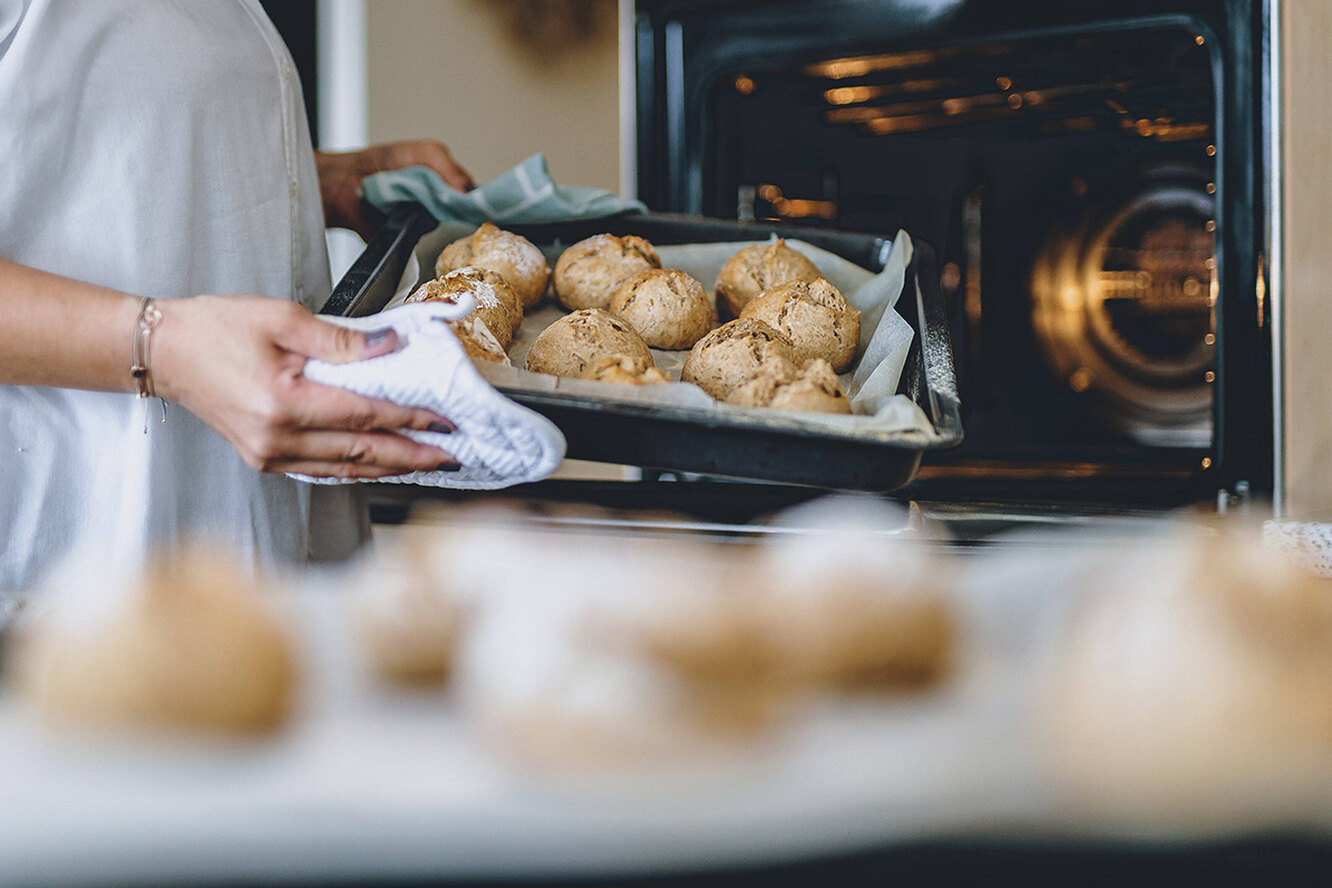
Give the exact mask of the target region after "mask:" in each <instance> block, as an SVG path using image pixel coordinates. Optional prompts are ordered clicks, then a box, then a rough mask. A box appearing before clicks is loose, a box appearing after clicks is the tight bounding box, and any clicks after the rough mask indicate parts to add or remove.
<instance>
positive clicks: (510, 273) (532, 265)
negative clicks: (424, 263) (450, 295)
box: [435, 222, 550, 308]
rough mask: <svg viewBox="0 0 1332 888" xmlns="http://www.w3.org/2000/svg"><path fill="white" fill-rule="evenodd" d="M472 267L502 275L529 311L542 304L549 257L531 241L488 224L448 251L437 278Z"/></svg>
mask: <svg viewBox="0 0 1332 888" xmlns="http://www.w3.org/2000/svg"><path fill="white" fill-rule="evenodd" d="M469 265H475V266H478V267H480V268H485V269H487V270H489V271H493V272H496V273H497V274H499V275H500V277H502V278H504V280H505V281H506V282H507V283H508V284H509V286H510V287H512V288H513V290H514V292H515V293H517V294H518V298H519V300H520V302H521V303H522V306H524V307H527V308H530V307H531V306H533V305H536V304H537V303H538V302H540V301H541V297H542V296H544V295H545V293H546V285H547V283H548V282H549V280H550V266H548V265H547V264H546V257H545V256H543V255H542V254H541V251H540V250H539V249H537V248H536V246H535V245H534V244H533V243H532V242H531V241H529V240H528V239H527V238H525V237H523V236H522V235H518V234H514V233H513V232H511V231H505V230H504V229H502V228H498V227H496V226H495V225H492V224H491V223H489V222H483V223H481V227H480V228H478V229H477V230H476V231H474V232H472V233H471V234H469V235H468V236H467V237H464V238H461V239H460V240H456V241H454V242H453V243H451V244H449V245H448V246H447V247H445V248H444V252H442V253H440V254H439V259H437V260H436V261H435V274H436V275H437V276H439V277H442V276H444V275H445V274H447V273H448V272H450V271H456V270H457V269H459V268H466V267H467V266H469Z"/></svg>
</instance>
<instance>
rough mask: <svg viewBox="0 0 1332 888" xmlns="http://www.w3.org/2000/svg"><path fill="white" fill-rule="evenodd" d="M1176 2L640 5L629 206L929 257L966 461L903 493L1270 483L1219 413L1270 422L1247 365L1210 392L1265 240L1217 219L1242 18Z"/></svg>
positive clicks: (1169, 496) (954, 458)
mask: <svg viewBox="0 0 1332 888" xmlns="http://www.w3.org/2000/svg"><path fill="white" fill-rule="evenodd" d="M1169 5H1171V4H1146V5H1144V4H1135V3H1132V2H1121V3H1118V4H1102V3H1087V4H1085V5H1084V4H1074V5H1072V6H1075V7H1077V8H1076V9H1072V10H1071V11H1064V12H1051V11H1050V10H1049V7H1048V5H1046V4H1023V3H1013V4H1003V7H1004V8H1003V10H999V9H998V7H997V5H996V4H988V3H986V4H981V3H977V2H970V3H965V2H953V3H947V2H931V3H920V2H901V0H898V2H861V3H856V4H850V3H838V2H825V3H818V2H816V3H804V4H792V3H766V4H753V3H732V4H725V3H723V4H714V5H711V6H708V7H706V8H705V7H703V6H702V5H700V4H690V3H687V2H676V3H671V2H644V0H640V3H639V16H638V23H637V27H638V55H639V94H638V102H639V115H640V121H639V124H640V129H639V179H640V192H641V194H642V196H643V197H644V199H645V200H646V201H647V202H648V203H649V205H650V206H652V207H653V208H654V209H669V210H676V211H683V212H694V213H703V214H705V215H710V216H720V217H725V218H739V219H759V220H765V219H766V220H781V221H790V222H799V223H801V224H805V225H825V226H829V227H835V228H841V229H847V230H856V231H875V232H892V231H895V230H896V229H898V228H904V229H906V230H907V231H908V232H910V233H911V234H912V235H913V236H914V237H917V238H919V239H923V240H926V241H928V242H929V243H931V244H933V245H934V247H935V248H936V251H937V253H938V255H939V262H940V283H941V288H942V290H943V293H944V297H945V299H946V302H947V305H948V307H949V312H950V322H951V333H952V337H953V347H954V352H955V355H956V359H957V365H958V373H959V384H960V387H961V396H962V403H963V410H964V414H963V419H964V423H965V425H966V433H967V441H966V443H965V444H964V445H963V446H962V447H961V448H959V449H958V450H957V451H954V452H952V453H949V454H935V455H931V456H930V457H929V459H928V460H927V465H926V466H925V468H924V469H923V470H922V478H921V480H920V481H919V482H917V485H916V490H917V492H918V493H919V492H920V491H921V490H926V491H928V492H929V494H931V495H944V496H947V495H948V494H949V491H962V492H964V493H966V494H969V495H974V494H975V492H976V491H978V490H983V489H989V490H993V491H1002V495H1003V496H1004V497H1009V498H1011V497H1022V496H1027V495H1029V496H1035V497H1050V496H1054V497H1056V498H1063V497H1066V496H1069V495H1070V494H1071V493H1072V492H1074V491H1076V493H1074V494H1073V495H1079V496H1083V497H1085V498H1087V499H1105V498H1108V499H1116V498H1124V499H1130V500H1133V501H1139V502H1147V501H1159V502H1161V503H1163V504H1174V503H1177V502H1186V501H1191V500H1196V499H1198V498H1199V497H1202V496H1207V495H1209V494H1215V492H1216V490H1217V488H1218V487H1222V486H1225V485H1226V484H1227V483H1228V482H1229V479H1230V478H1232V477H1240V476H1243V477H1244V478H1245V480H1246V481H1248V482H1249V483H1250V484H1252V485H1254V486H1257V487H1261V486H1262V485H1263V483H1264V481H1263V479H1264V472H1265V471H1266V472H1267V473H1268V474H1270V468H1265V467H1264V466H1263V465H1262V459H1261V457H1255V456H1254V454H1260V453H1261V444H1259V446H1258V447H1253V448H1251V449H1250V450H1249V451H1248V452H1244V453H1242V452H1240V448H1236V447H1234V446H1228V444H1229V443H1231V442H1229V441H1228V440H1227V437H1226V434H1225V418H1226V415H1227V408H1228V405H1227V401H1229V402H1231V403H1232V404H1233V403H1235V402H1236V401H1237V400H1243V399H1247V402H1246V403H1244V404H1242V409H1243V410H1244V411H1245V413H1246V415H1255V416H1257V417H1258V419H1259V422H1261V421H1262V420H1261V415H1262V413H1263V412H1264V410H1265V411H1266V413H1267V415H1268V416H1270V400H1269V402H1268V403H1266V404H1264V401H1263V393H1262V390H1261V386H1262V380H1261V379H1252V378H1249V377H1251V376H1252V375H1253V371H1252V369H1249V370H1246V371H1245V377H1246V378H1244V379H1242V380H1241V379H1239V378H1238V377H1234V376H1233V375H1232V376H1233V378H1232V380H1231V382H1232V384H1231V385H1230V386H1228V387H1227V386H1226V379H1225V375H1226V373H1225V370H1226V368H1227V367H1229V366H1233V365H1234V364H1235V363H1237V362H1239V361H1241V360H1242V361H1245V362H1246V363H1248V365H1249V367H1250V368H1252V357H1254V355H1252V354H1246V353H1247V352H1249V350H1250V349H1251V348H1252V346H1253V336H1252V333H1253V331H1252V330H1246V329H1241V321H1243V322H1244V326H1245V327H1252V326H1253V321H1252V320H1251V318H1253V317H1254V315H1253V314H1251V313H1250V314H1248V315H1247V316H1246V314H1245V313H1247V312H1251V306H1250V305H1248V304H1247V301H1248V298H1249V296H1250V293H1249V292H1241V291H1240V288H1239V287H1238V286H1235V285H1233V284H1231V282H1233V281H1236V280H1242V279H1243V278H1244V276H1246V275H1247V274H1249V273H1250V272H1249V270H1248V269H1245V268H1244V267H1243V266H1247V265H1250V264H1252V263H1254V262H1256V261H1260V260H1259V259H1258V255H1257V254H1259V250H1258V249H1255V248H1254V246H1253V244H1252V243H1251V242H1250V241H1249V240H1247V238H1251V237H1252V236H1253V235H1254V229H1255V228H1256V227H1257V226H1255V225H1254V224H1252V223H1249V222H1248V221H1247V220H1246V219H1241V218H1238V214H1236V213H1234V212H1230V213H1228V212H1227V204H1226V203H1225V202H1224V201H1223V198H1225V196H1226V195H1225V194H1224V193H1223V189H1225V188H1226V187H1231V188H1232V189H1234V190H1235V191H1236V192H1238V191H1239V190H1241V189H1242V187H1243V186H1244V185H1245V184H1249V185H1250V186H1251V184H1252V183H1251V182H1249V183H1246V182H1244V181H1242V179H1244V178H1245V177H1244V176H1242V175H1241V176H1236V175H1235V174H1233V173H1232V174H1231V175H1229V176H1227V170H1228V169H1230V170H1234V169H1238V170H1240V171H1241V172H1243V171H1245V170H1248V171H1249V172H1250V175H1249V176H1248V177H1247V178H1249V179H1251V178H1252V176H1251V171H1252V168H1253V162H1252V159H1251V158H1250V157H1240V156H1238V155H1241V154H1245V153H1246V152H1247V151H1249V150H1251V146H1250V145H1248V144H1247V143H1244V142H1243V141H1242V140H1241V139H1240V138H1238V136H1237V133H1236V132H1235V130H1236V128H1237V127H1239V128H1243V126H1244V124H1245V120H1244V119H1243V118H1244V114H1243V113H1240V112H1242V111H1244V110H1245V108H1247V106H1248V103H1247V101H1244V102H1241V101H1238V100H1237V97H1236V95H1235V83H1234V82H1233V80H1232V78H1239V77H1241V76H1242V75H1241V74H1240V73H1239V72H1236V71H1233V70H1232V71H1229V72H1228V71H1227V66H1230V67H1231V68H1234V67H1235V64H1236V59H1235V57H1234V52H1233V46H1232V44H1233V43H1234V42H1235V41H1237V40H1240V39H1245V38H1246V35H1247V29H1248V28H1249V25H1250V23H1251V15H1252V12H1253V11H1252V10H1251V9H1249V8H1248V5H1246V4H1239V3H1228V4H1223V3H1212V4H1206V3H1191V4H1190V3H1182V4H1174V5H1176V6H1181V7H1189V8H1188V9H1180V10H1175V11H1174V12H1170V11H1168V10H1165V9H1164V8H1165V7H1167V6H1169ZM1138 6H1144V9H1143V10H1141V11H1139V12H1140V14H1136V15H1133V14H1130V13H1133V12H1135V7H1138ZM1036 7H1040V9H1039V10H1038V9H1036ZM1241 7H1243V8H1241ZM1024 9H1025V10H1026V12H1025V14H1024V12H1023V10H1024ZM1148 9H1150V10H1151V12H1148ZM1042 11H1043V12H1042ZM645 80H646V83H645V82H644V81H645ZM1236 106H1242V107H1236ZM684 109H693V112H692V113H686V112H685V111H684ZM1227 126H1228V127H1230V129H1231V132H1230V133H1229V135H1228V138H1227V141H1225V142H1223V141H1222V138H1221V137H1222V136H1223V135H1224V133H1223V129H1224V128H1225V127H1227ZM645 141H646V144H645ZM1227 151H1229V152H1230V153H1231V155H1232V157H1230V158H1226V157H1224V156H1223V155H1224V153H1225V152H1227ZM1226 159H1229V160H1231V164H1230V165H1229V166H1228V167H1227V166H1226V165H1224V164H1223V163H1222V161H1223V160H1226ZM1238 199H1239V195H1238V193H1236V194H1234V195H1232V201H1231V203H1232V204H1234V203H1235V202H1236V201H1237V200H1238ZM1245 212H1246V213H1247V214H1249V217H1250V218H1252V215H1253V214H1254V213H1256V212H1259V207H1257V206H1256V202H1255V201H1254V200H1252V199H1250V200H1249V201H1248V203H1247V205H1246V206H1245ZM1227 225H1229V226H1230V229H1229V231H1228V230H1227V228H1226V226H1227ZM1227 263H1228V264H1229V266H1230V267H1229V268H1227V267H1226V265H1227ZM1249 280H1250V281H1252V280H1253V278H1252V277H1250V278H1249ZM1251 288H1252V285H1250V288H1247V289H1248V290H1251ZM1262 311H1263V306H1262V305H1261V304H1259V305H1258V306H1257V314H1256V317H1257V323H1258V326H1261V325H1262V323H1263V316H1262ZM1227 313H1228V314H1229V315H1230V317H1229V318H1227V317H1226V316H1225V315H1226V314H1227ZM1227 352H1229V354H1227ZM1258 375H1259V376H1261V373H1259V374H1258ZM1255 383H1256V384H1255ZM1268 398H1269V399H1270V395H1269V396H1268ZM1233 409H1240V408H1232V410H1233ZM1254 425H1257V424H1256V423H1255V424H1254ZM1252 431H1253V426H1250V432H1252ZM1258 434H1259V436H1261V431H1260V432H1259V433H1258ZM1249 443H1250V444H1252V443H1253V442H1249ZM1269 450H1270V445H1269ZM1223 460H1227V464H1226V465H1225V466H1224V467H1223V466H1222V465H1221V463H1222V461H1223ZM1269 461H1270V457H1269ZM1223 469H1224V471H1223Z"/></svg>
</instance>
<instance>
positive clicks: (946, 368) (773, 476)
mask: <svg viewBox="0 0 1332 888" xmlns="http://www.w3.org/2000/svg"><path fill="white" fill-rule="evenodd" d="M504 227H505V228H506V229H508V230H510V231H514V232H516V233H518V234H521V235H523V236H524V237H526V238H528V239H529V240H531V241H532V242H533V243H535V244H537V245H538V246H545V245H549V244H552V243H555V242H556V241H560V242H562V243H565V244H572V243H575V242H577V241H579V240H582V239H583V238H585V237H590V236H591V235H594V234H600V233H602V232H609V233H611V234H618V235H625V234H636V235H639V236H640V237H644V238H647V240H649V241H651V242H652V243H654V244H658V245H667V244H690V243H707V242H713V241H749V240H766V239H768V238H769V237H771V236H774V235H775V236H778V237H785V238H792V239H800V240H804V241H807V242H809V243H811V244H814V245H815V246H818V247H821V248H823V249H825V250H828V251H829V252H832V253H836V254H838V255H839V256H841V257H843V258H844V259H847V260H850V261H851V262H854V263H856V264H857V265H861V266H863V267H864V268H867V269H869V270H870V271H874V272H877V271H880V270H882V268H883V266H884V262H885V261H886V260H887V257H888V252H889V249H890V247H891V246H892V239H891V238H890V237H883V236H880V235H873V234H856V233H852V232H844V231H828V230H825V229H819V228H803V227H799V226H794V225H779V224H767V223H753V222H731V221H726V220H721V219H706V218H700V217H696V216H678V215H671V214H662V213H633V214H626V215H621V216H611V217H608V218H601V219H592V220H580V221H576V222H561V223H555V224H547V225H511V224H506V225H505V226H504ZM434 228H435V221H434V219H433V218H432V217H431V216H430V214H429V213H428V212H427V211H426V210H425V209H424V208H423V207H421V206H420V205H419V204H415V203H405V204H399V205H397V206H396V207H395V208H394V209H393V211H392V212H390V213H389V215H388V217H387V219H386V220H385V223H384V226H383V228H382V229H381V230H380V232H379V233H378V234H377V235H376V236H375V238H374V239H373V240H372V241H371V242H370V244H369V245H368V246H367V247H366V249H365V252H364V253H362V254H361V256H360V258H358V259H357V260H356V262H355V264H353V265H352V267H351V268H350V269H349V270H348V272H347V274H346V275H345V276H344V277H343V278H342V280H341V281H340V282H339V283H338V285H337V286H336V287H334V289H333V293H332V294H331V295H330V296H329V298H328V301H327V302H326V303H325V304H324V307H323V308H322V309H321V313H323V314H333V315H344V316H348V317H361V316H364V315H369V314H374V313H375V312H377V311H379V310H380V309H382V308H383V307H384V306H385V305H386V304H387V303H388V301H389V300H390V299H391V298H392V297H393V293H394V290H395V289H396V288H397V285H398V282H399V279H400V277H401V276H402V272H403V269H404V268H405V267H406V265H407V261H408V258H409V257H410V255H411V252H412V250H413V249H414V248H415V246H416V243H417V241H418V240H420V239H421V237H422V236H423V235H424V234H425V233H426V232H428V231H431V230H432V229H434ZM709 283H711V282H710V281H705V282H704V284H705V286H706V285H707V284H709ZM904 288H905V290H904V292H903V294H902V297H901V298H900V299H899V300H898V303H897V311H898V313H899V314H900V315H902V317H903V318H905V319H906V321H907V323H909V324H910V325H911V327H912V329H913V330H914V331H915V333H916V335H915V337H914V338H913V339H912V343H911V350H910V352H909V354H908V356H907V361H906V366H905V367H904V368H903V371H902V380H901V382H900V383H899V384H898V391H899V392H900V393H902V394H905V395H907V396H908V397H910V398H911V399H912V400H913V401H915V402H916V404H918V405H919V406H920V407H921V409H922V410H923V411H924V412H925V415H926V416H927V417H928V418H929V420H930V423H931V426H932V427H931V429H930V431H929V432H921V431H906V432H882V431H859V432H837V431H830V430H828V429H827V428H825V427H812V426H810V425H808V424H806V423H804V422H802V421H801V419H800V417H799V415H798V414H791V413H786V412H784V411H779V410H772V411H755V412H753V413H751V412H749V411H743V412H742V411H735V412H734V413H731V412H730V411H721V410H717V411H704V410H699V409H696V408H688V407H674V406H660V405H644V404H632V403H625V402H621V401H613V400H602V399H599V398H594V397H587V396H580V395H570V394H565V393H559V392H532V391H520V390H514V389H506V388H504V387H500V391H502V392H504V394H505V395H507V396H509V397H510V398H512V399H513V400H515V401H517V402H518V403H520V404H523V405H525V406H527V407H530V408H532V409H533V410H535V411H537V412H538V413H540V414H542V415H544V416H546V417H548V418H549V419H550V420H551V421H552V422H554V423H555V424H556V425H557V426H559V428H560V430H561V431H562V432H564V436H565V438H566V439H567V441H568V455H569V456H570V457H574V458H577V459H586V460H593V461H597V462H611V463H622V464H627V465H635V466H642V467H644V468H651V469H658V470H665V471H673V472H691V473H698V474H705V475H720V476H725V477H732V478H744V479H753V480H762V481H779V482H783V483H788V484H804V485H809V486H814V487H825V488H837V489H842V490H873V491H890V490H896V489H897V488H899V487H902V486H904V485H905V484H907V483H908V482H910V481H911V479H912V478H913V477H914V476H915V474H916V470H917V469H918V468H919V467H920V460H921V456H922V454H923V453H924V452H925V451H927V450H943V449H947V448H950V447H956V446H957V445H958V444H960V443H962V437H963V429H962V418H961V414H960V409H959V403H958V396H957V376H956V373H955V370H954V365H953V350H952V345H951V343H950V341H949V335H948V324H947V317H946V315H945V312H944V307H943V300H942V298H941V297H940V295H939V283H938V273H937V271H936V269H935V258H934V251H933V249H931V248H930V247H929V245H927V244H925V243H922V242H920V241H916V242H915V252H914V255H913V257H912V260H911V263H910V264H909V265H908V267H907V275H906V281H905V283H904ZM769 414H770V415H769Z"/></svg>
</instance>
